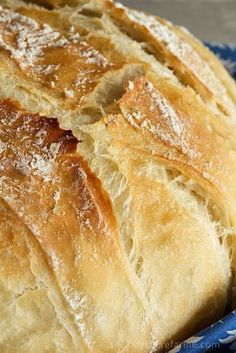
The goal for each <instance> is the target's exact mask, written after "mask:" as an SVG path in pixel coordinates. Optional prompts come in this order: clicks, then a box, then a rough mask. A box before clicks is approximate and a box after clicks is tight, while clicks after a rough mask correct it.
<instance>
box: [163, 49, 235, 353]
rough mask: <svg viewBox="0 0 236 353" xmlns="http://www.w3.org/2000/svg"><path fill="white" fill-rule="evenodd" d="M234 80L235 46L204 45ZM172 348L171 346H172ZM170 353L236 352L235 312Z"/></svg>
mask: <svg viewBox="0 0 236 353" xmlns="http://www.w3.org/2000/svg"><path fill="white" fill-rule="evenodd" d="M206 44H207V46H208V47H209V48H210V49H211V50H212V51H213V52H214V53H215V54H216V55H217V56H218V57H219V58H220V60H221V61H222V62H223V64H224V65H225V67H226V68H227V70H228V71H229V72H230V73H231V75H232V76H233V77H234V78H235V79H236V46H232V45H226V44H215V43H206ZM172 348H173V345H172ZM169 352H171V353H203V352H207V353H232V352H236V311H233V312H232V313H230V314H229V315H227V316H225V317H224V318H223V319H221V320H220V321H218V322H216V323H215V324H213V325H211V326H210V327H208V328H206V329H205V330H203V331H201V332H200V333H198V334H197V335H195V336H194V337H191V338H189V339H188V340H186V341H185V342H183V343H182V344H180V345H178V346H177V347H174V348H173V349H171V350H170V351H169Z"/></svg>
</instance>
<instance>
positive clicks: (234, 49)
mask: <svg viewBox="0 0 236 353" xmlns="http://www.w3.org/2000/svg"><path fill="white" fill-rule="evenodd" d="M206 45H207V46H208V47H209V48H210V49H211V50H212V51H213V52H214V53H215V54H216V55H217V56H218V57H219V58H220V60H221V61H222V62H223V64H224V65H225V67H226V68H227V69H228V71H229V72H230V73H231V75H232V76H233V77H234V78H235V79H236V45H229V44H219V43H206Z"/></svg>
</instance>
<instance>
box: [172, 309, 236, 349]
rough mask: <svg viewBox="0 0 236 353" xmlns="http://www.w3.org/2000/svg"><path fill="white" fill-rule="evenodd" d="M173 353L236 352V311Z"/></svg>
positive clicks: (178, 347)
mask: <svg viewBox="0 0 236 353" xmlns="http://www.w3.org/2000/svg"><path fill="white" fill-rule="evenodd" d="M170 352H171V353H177V352H178V353H193V352H194V353H202V352H209V353H227V352H228V353H232V352H236V311H233V312H232V313H230V314H229V315H227V316H225V317H224V318H223V319H221V320H220V321H218V322H216V323H215V324H213V325H211V326H210V327H208V328H206V329H205V330H203V331H201V332H200V333H198V334H197V335H195V336H194V337H191V338H189V339H188V340H186V341H185V342H183V343H182V344H180V345H179V346H177V347H175V348H173V349H172V350H171V351H170Z"/></svg>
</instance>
